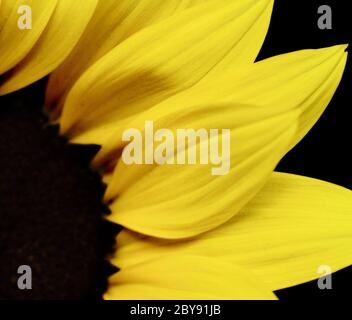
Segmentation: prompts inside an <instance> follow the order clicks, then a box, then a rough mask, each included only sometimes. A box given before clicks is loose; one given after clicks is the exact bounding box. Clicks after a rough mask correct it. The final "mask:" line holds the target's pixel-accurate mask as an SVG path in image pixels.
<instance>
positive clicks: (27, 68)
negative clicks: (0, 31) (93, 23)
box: [0, 0, 98, 95]
mask: <svg viewBox="0 0 352 320" xmlns="http://www.w3.org/2000/svg"><path fill="white" fill-rule="evenodd" d="M5 2H6V1H5ZM20 2H23V1H20ZM27 2H28V1H27ZM29 2H33V4H31V5H35V6H34V7H33V8H32V11H33V15H34V17H33V23H35V24H36V25H37V24H38V23H39V22H40V20H39V22H38V16H39V14H43V13H42V12H41V11H43V12H44V13H45V10H43V8H40V7H39V3H41V5H40V6H43V4H44V3H48V4H50V3H52V2H53V1H40V0H37V1H29ZM55 2H56V1H55ZM97 2H98V0H84V1H83V0H82V1H72V0H60V1H58V3H57V5H56V7H55V10H54V12H53V13H52V16H51V17H50V21H49V22H48V24H47V25H46V27H45V29H41V31H42V33H41V35H40V37H39V38H35V39H33V41H32V42H33V43H31V44H32V48H31V50H30V51H29V52H27V51H28V50H27V51H26V52H25V53H26V56H25V57H24V56H22V57H21V58H23V59H22V60H21V61H20V62H19V61H18V60H19V59H16V61H15V62H19V64H17V65H16V66H15V65H14V63H12V64H11V66H12V67H14V69H13V70H12V71H11V73H10V74H8V75H7V76H6V78H5V81H4V83H2V84H1V86H0V95H3V94H6V93H9V92H12V91H15V90H18V89H21V88H23V87H25V86H27V85H29V84H31V83H33V82H35V81H37V80H39V79H40V78H42V77H44V76H46V75H47V74H49V73H50V72H52V71H53V70H54V69H55V68H56V67H57V66H58V65H59V64H60V63H61V62H62V61H64V60H65V58H66V57H67V56H68V55H69V53H70V52H71V50H72V49H73V48H74V47H75V45H76V44H77V42H78V40H79V39H80V37H81V35H82V33H83V31H84V30H85V28H86V26H87V24H88V22H89V20H90V19H91V17H92V15H93V13H94V11H95V8H96V5H97ZM48 4H46V7H48ZM46 7H45V9H46ZM50 8H51V7H50ZM15 9H16V6H13V10H15ZM17 18H18V16H17ZM10 28H11V27H10ZM32 32H33V30H23V31H21V30H18V28H17V24H15V25H14V24H13V22H12V29H11V35H13V38H12V39H11V40H10V41H8V40H6V39H4V40H3V41H2V40H1V42H0V43H1V47H2V48H4V52H5V53H6V52H8V50H10V51H9V52H10V53H9V55H10V56H12V55H13V52H16V53H17V52H21V51H22V50H23V47H24V46H23V41H22V40H21V39H18V37H20V35H21V34H23V33H27V34H32ZM28 37H30V36H28ZM31 38H33V36H32V37H31ZM9 43H10V44H12V43H13V45H14V46H15V48H16V49H15V50H14V48H13V47H11V46H9ZM1 51H3V49H2V50H1ZM12 59H13V58H12Z"/></svg>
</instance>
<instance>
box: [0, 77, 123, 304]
mask: <svg viewBox="0 0 352 320" xmlns="http://www.w3.org/2000/svg"><path fill="white" fill-rule="evenodd" d="M44 90H45V83H44V82H39V83H37V84H35V85H33V86H30V87H28V88H26V89H24V90H22V91H19V92H17V93H14V94H11V95H8V96H4V97H0V174H1V175H0V279H1V285H0V299H100V298H101V297H102V295H103V293H104V292H105V290H106V287H107V278H108V276H109V275H110V274H111V273H112V272H114V271H115V270H114V269H113V268H112V267H111V266H110V265H109V264H108V263H107V262H106V257H107V255H108V254H109V253H111V252H112V250H113V247H114V242H115V240H114V239H115V236H116V234H117V232H118V228H117V227H116V226H114V225H112V224H110V223H108V222H106V221H105V220H104V219H103V216H104V215H105V214H107V213H108V209H107V208H106V207H105V206H104V205H103V204H102V201H101V199H102V197H103V193H104V189H105V186H104V185H103V184H102V182H101V179H100V176H99V175H98V174H97V173H95V172H93V171H91V169H90V167H89V163H90V160H91V158H92V157H93V156H94V154H95V153H96V152H97V150H98V147H97V146H78V145H69V144H68V143H67V141H66V140H65V139H64V138H62V137H59V135H58V128H56V127H51V126H48V125H47V119H46V117H45V116H44V115H43V114H42V106H43V96H44Z"/></svg>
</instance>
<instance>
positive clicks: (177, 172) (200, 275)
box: [0, 0, 352, 299]
mask: <svg viewBox="0 0 352 320" xmlns="http://www.w3.org/2000/svg"><path fill="white" fill-rule="evenodd" d="M19 4H27V5H30V6H31V7H32V10H33V12H36V13H37V15H36V18H35V19H34V20H33V27H32V29H31V30H22V31H19V30H18V28H17V19H18V14H17V7H18V5H19ZM272 7H273V1H272V0H243V1H238V0H233V1H229V0H207V1H204V0H203V1H201V0H193V1H191V0H184V1H180V0H177V1H176V0H167V1H165V0H122V1H119V3H118V4H117V3H116V1H113V0H104V1H98V0H85V1H80V2H73V1H71V0H47V1H39V0H37V1H36V0H31V1H30V0H26V1H25V0H22V1H13V0H2V1H1V7H0V45H1V51H0V73H1V74H3V77H2V82H1V85H0V94H1V95H4V94H7V93H10V92H13V91H15V90H18V89H20V88H23V87H25V86H27V85H29V84H30V83H33V82H34V81H36V80H38V79H40V78H42V77H44V76H46V75H48V74H50V76H49V82H48V86H47V94H46V106H47V109H48V111H49V112H50V113H51V116H52V119H53V121H55V122H57V123H59V124H60V130H61V134H63V135H66V136H67V137H69V139H70V141H71V142H72V143H78V144H99V145H101V149H100V151H99V152H98V154H97V155H96V157H95V159H94V161H93V166H94V167H95V168H97V169H99V170H102V174H103V179H104V181H105V182H106V183H107V185H108V187H107V190H106V194H105V201H106V203H108V204H109V206H110V209H111V212H112V213H111V215H110V216H109V217H108V219H109V220H111V221H112V222H114V223H118V224H121V225H122V226H124V227H125V230H124V231H122V232H121V234H120V235H119V236H118V250H117V252H116V254H115V256H114V257H113V258H112V263H113V264H114V265H116V266H118V267H119V268H121V270H120V271H119V272H118V273H116V274H115V275H114V276H113V277H112V278H111V279H110V288H109V290H108V292H107V293H106V295H105V298H106V299H275V295H274V294H273V293H272V292H273V291H275V290H278V289H281V288H285V287H288V286H293V285H296V284H299V283H302V282H305V281H309V280H312V279H315V278H316V277H317V276H318V274H317V268H318V267H319V265H322V264H328V265H329V266H331V268H332V270H333V271H336V270H338V269H341V268H343V267H346V266H348V265H349V264H350V259H349V253H350V251H352V243H351V242H352V241H351V237H350V232H349V231H350V227H351V225H352V220H351V217H350V216H349V214H350V212H351V208H352V198H351V193H350V191H349V190H346V189H343V188H341V187H338V186H334V185H331V184H328V183H325V182H321V181H318V180H314V179H310V178H305V177H299V176H294V175H288V174H284V173H276V172H275V173H273V170H274V168H275V167H276V165H277V163H278V162H279V161H280V159H281V158H282V157H283V156H284V155H285V154H286V153H287V152H288V151H289V150H290V149H292V148H293V147H294V146H295V145H296V144H297V143H298V142H299V141H300V140H301V139H302V138H303V137H304V136H305V134H306V133H307V132H308V131H309V130H310V128H311V127H312V126H313V125H314V123H315V122H316V121H317V120H318V118H319V117H320V115H321V114H322V112H323V111H324V109H325V108H326V106H327V105H328V103H329V101H330V100H331V98H332V96H333V94H334V92H335V90H336V88H337V86H338V84H339V82H340V79H341V76H342V74H343V71H344V67H345V64H346V58H347V53H346V52H345V49H346V46H345V45H338V46H333V47H330V48H324V49H316V50H302V51H298V52H294V53H289V54H284V55H280V56H277V57H273V58H270V59H266V60H263V61H260V62H255V63H254V61H255V59H256V57H257V55H258V52H259V50H260V48H261V46H262V43H263V41H264V38H265V35H266V32H267V29H268V26H269V22H270V16H271V12H272ZM146 120H151V121H153V123H154V126H155V128H156V129H160V128H169V129H170V130H176V129H177V128H193V129H195V130H196V129H200V128H206V129H211V128H229V129H230V130H231V131H230V132H231V133H230V134H231V151H232V152H231V159H230V160H231V167H230V171H229V174H227V175H223V176H213V175H211V174H210V168H211V165H210V164H209V165H199V164H197V165H173V166H171V165H126V164H125V163H124V162H123V161H122V160H121V156H120V155H121V152H122V150H123V148H124V147H125V146H126V142H124V141H123V139H122V134H123V132H124V131H125V130H126V129H129V128H136V129H139V130H141V131H142V132H143V130H144V129H143V128H144V123H145V121H146ZM219 138H220V140H221V138H222V137H221V136H219ZM196 147H197V148H199V145H198V146H196Z"/></svg>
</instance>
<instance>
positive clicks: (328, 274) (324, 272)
mask: <svg viewBox="0 0 352 320" xmlns="http://www.w3.org/2000/svg"><path fill="white" fill-rule="evenodd" d="M317 273H318V274H320V275H321V276H320V278H319V279H318V282H317V284H318V288H319V289H320V290H326V289H329V290H330V289H332V269H331V267H330V266H328V265H321V266H319V267H318V270H317Z"/></svg>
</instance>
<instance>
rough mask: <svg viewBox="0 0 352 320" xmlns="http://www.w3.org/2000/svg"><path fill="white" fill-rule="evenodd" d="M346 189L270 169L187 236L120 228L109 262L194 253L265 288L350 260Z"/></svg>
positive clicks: (351, 202) (351, 205)
mask: <svg viewBox="0 0 352 320" xmlns="http://www.w3.org/2000/svg"><path fill="white" fill-rule="evenodd" d="M351 230H352V192H351V191H350V190H347V189H345V188H342V187H339V186H336V185H333V184H330V183H327V182H323V181H319V180H316V179H311V178H306V177H301V176H296V175H291V174H284V173H273V175H272V177H271V179H270V180H269V181H268V183H267V184H266V185H265V187H264V188H263V189H262V190H261V191H260V192H259V193H258V194H257V195H256V197H255V198H254V199H253V200H252V201H251V202H250V203H249V204H248V205H247V206H245V207H244V208H243V209H242V211H241V213H240V214H239V215H237V216H236V217H234V218H233V219H231V220H230V221H229V222H227V223H225V224H224V225H222V226H221V227H219V228H217V229H215V230H212V231H211V232H208V233H205V234H203V235H201V236H198V237H196V238H193V239H190V240H187V241H170V240H157V239H153V238H148V237H146V236H141V235H137V234H135V233H132V232H129V231H122V233H121V234H120V235H119V236H118V244H119V248H118V250H117V253H116V257H115V259H114V260H113V263H114V264H115V265H117V266H119V267H120V268H122V269H127V270H128V269H129V268H130V267H131V266H134V265H138V264H141V265H143V263H144V262H145V261H152V260H154V259H157V258H158V257H159V256H163V255H167V254H172V255H178V254H194V255H198V256H204V257H211V258H215V259H217V260H218V261H219V260H221V261H228V262H231V263H234V264H236V265H239V266H241V267H243V268H245V269H246V270H250V271H251V272H253V273H254V274H255V275H256V276H258V277H259V278H260V279H262V280H263V281H264V282H265V283H266V284H267V285H269V287H270V288H271V290H278V289H282V288H286V287H289V286H294V285H297V284H300V283H303V282H307V281H310V280H313V279H316V278H318V277H320V276H321V274H320V273H318V270H319V267H320V266H321V265H328V266H330V267H331V270H332V271H337V270H339V269H342V268H344V267H347V266H349V265H351V264H352V232H351Z"/></svg>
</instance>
